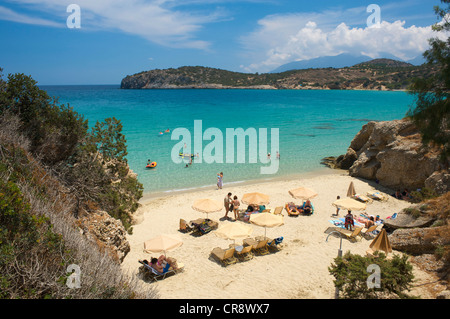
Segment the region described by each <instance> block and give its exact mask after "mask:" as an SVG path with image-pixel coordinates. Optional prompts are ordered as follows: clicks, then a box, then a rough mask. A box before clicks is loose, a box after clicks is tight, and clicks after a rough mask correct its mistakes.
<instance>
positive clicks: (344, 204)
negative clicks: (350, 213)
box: [332, 197, 366, 210]
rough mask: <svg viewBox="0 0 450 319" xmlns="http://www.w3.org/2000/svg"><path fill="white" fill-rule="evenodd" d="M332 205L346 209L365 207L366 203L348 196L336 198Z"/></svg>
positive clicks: (361, 208)
mask: <svg viewBox="0 0 450 319" xmlns="http://www.w3.org/2000/svg"><path fill="white" fill-rule="evenodd" d="M332 205H333V206H335V207H339V208H342V209H346V210H365V209H366V204H364V203H361V202H358V201H357V200H354V199H352V198H349V197H346V198H341V199H338V200H337V201H334V202H333V204H332Z"/></svg>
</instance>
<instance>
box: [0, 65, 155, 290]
mask: <svg viewBox="0 0 450 319" xmlns="http://www.w3.org/2000/svg"><path fill="white" fill-rule="evenodd" d="M0 71H1V69H0ZM0 75H1V74H0ZM121 130H122V127H121V124H120V121H118V120H116V119H107V120H106V121H105V122H104V123H97V125H96V126H94V127H93V128H92V130H91V131H90V132H89V131H88V127H87V122H86V121H84V119H83V118H82V116H81V115H79V114H77V113H76V112H74V111H73V110H72V109H71V108H70V107H66V106H63V105H58V104H57V103H56V101H55V100H54V99H51V98H49V97H48V95H47V93H46V92H45V91H42V90H40V89H39V88H38V87H37V86H36V82H35V81H34V80H33V79H31V78H30V77H27V76H24V75H23V74H17V75H9V76H8V81H7V82H6V81H3V79H2V78H1V76H0V298H8V299H9V298H12V299H16V298H27V299H28V298H36V299H43V298H57V299H63V298H77V299H79V298H89V299H93V298H113V299H118V298H155V297H157V295H156V292H155V290H154V289H153V288H151V287H145V286H141V284H142V283H141V282H140V281H139V280H138V279H137V278H136V277H132V278H130V277H129V276H128V275H126V274H124V273H123V272H122V270H121V267H120V264H118V263H117V262H115V261H114V260H113V259H112V257H111V256H110V255H109V254H108V252H106V251H102V250H100V249H99V247H98V246H97V245H96V244H95V243H94V242H93V241H90V240H88V239H87V238H86V236H85V235H83V234H82V233H81V232H80V229H78V228H77V227H76V218H77V217H78V216H79V215H80V214H89V213H90V212H92V211H95V210H97V209H102V210H105V211H107V212H109V213H110V215H112V216H114V217H116V218H118V219H121V220H123V223H124V224H126V225H127V223H128V226H129V219H130V214H131V213H132V212H133V211H134V210H135V209H137V201H138V199H139V198H140V196H141V195H142V185H141V184H140V183H139V182H138V181H137V178H136V177H135V176H134V175H133V174H130V172H129V169H128V166H127V163H126V159H125V156H126V144H125V142H126V141H125V138H124V136H123V135H122V134H121ZM70 265H77V266H78V267H79V269H80V270H81V273H80V274H79V275H80V276H79V277H78V278H80V286H79V288H75V287H73V286H71V287H69V286H70V285H69V286H68V285H67V283H68V281H69V283H70V282H71V278H70V276H71V272H70V271H69V270H68V267H69V266H70Z"/></svg>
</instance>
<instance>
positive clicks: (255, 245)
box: [244, 236, 269, 255]
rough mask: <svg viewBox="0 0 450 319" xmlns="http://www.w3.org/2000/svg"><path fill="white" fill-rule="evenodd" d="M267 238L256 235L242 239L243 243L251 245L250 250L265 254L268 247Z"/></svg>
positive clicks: (267, 251)
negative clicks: (253, 237)
mask: <svg viewBox="0 0 450 319" xmlns="http://www.w3.org/2000/svg"><path fill="white" fill-rule="evenodd" d="M268 241H269V238H267V237H264V236H261V237H256V238H255V239H252V238H247V239H244V245H248V246H249V245H251V246H252V250H253V251H254V252H255V253H257V254H258V255H267V254H268V253H269V249H268V247H267V243H268Z"/></svg>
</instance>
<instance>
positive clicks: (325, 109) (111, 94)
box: [42, 86, 413, 193]
mask: <svg viewBox="0 0 450 319" xmlns="http://www.w3.org/2000/svg"><path fill="white" fill-rule="evenodd" d="M42 88H43V89H45V90H46V91H47V92H48V93H49V94H50V95H51V96H57V97H59V102H60V103H64V104H70V106H72V107H73V108H74V109H75V110H76V111H77V112H79V113H81V114H83V115H84V117H85V118H86V119H88V120H89V124H90V125H91V126H92V125H94V124H95V122H96V121H97V120H104V119H105V118H107V117H113V116H114V117H116V118H117V119H120V120H121V122H122V124H123V127H124V128H123V133H124V134H125V135H126V139H127V146H128V156H127V159H128V162H129V165H130V167H131V169H132V170H133V171H134V172H136V173H137V174H138V178H139V180H140V182H141V183H143V184H144V189H145V192H146V193H155V192H160V191H163V192H169V191H177V190H185V189H191V188H198V187H212V185H215V184H216V182H217V177H216V175H217V173H219V172H223V174H224V179H223V181H224V184H227V183H241V182H244V181H251V180H258V179H272V178H280V177H287V176H292V175H294V174H301V173H306V172H311V171H315V170H318V169H320V168H321V167H322V166H321V164H320V161H321V159H322V158H324V157H326V156H336V155H340V154H344V153H345V152H346V150H347V147H348V146H349V145H350V142H351V140H352V139H353V137H354V136H355V134H356V133H357V132H358V131H359V130H360V129H361V127H362V126H363V125H364V124H366V123H367V122H368V121H370V120H376V121H384V120H394V119H400V118H402V117H404V116H405V114H406V112H407V110H408V108H409V107H410V105H411V104H412V103H413V97H412V96H411V95H408V94H407V93H405V92H381V91H319V90H311V91H307V90H304V91H303V90H299V91H298V90H197V89H194V90H193V89H187V90H121V89H119V86H43V87H42ZM195 120H201V121H202V132H205V130H207V129H209V128H217V129H218V131H220V132H223V139H222V140H221V142H222V144H223V162H224V163H205V162H203V163H198V160H196V159H195V158H194V160H193V164H192V165H188V167H187V168H186V163H184V162H182V163H175V162H174V161H173V160H172V157H171V153H172V150H173V149H175V147H176V146H180V145H181V146H180V147H177V148H176V149H175V150H174V151H175V152H177V153H178V151H181V152H183V151H184V149H183V148H184V143H183V142H180V140H179V139H178V138H177V139H176V140H172V132H173V131H174V130H175V129H177V128H185V129H187V131H188V132H190V133H191V134H192V144H191V145H192V147H194V144H193V143H194V142H193V136H194V121H195ZM227 128H229V129H230V128H232V129H237V128H242V129H244V130H247V129H249V128H250V129H251V128H254V129H255V130H256V132H257V133H258V135H257V138H258V140H261V138H262V134H260V132H262V131H260V130H259V129H267V139H268V142H269V144H268V151H269V152H270V146H271V145H272V144H271V143H270V142H272V143H275V142H274V140H273V139H272V140H271V138H272V137H274V136H272V135H271V128H276V129H278V132H279V152H280V159H279V160H278V159H276V156H275V154H273V153H272V154H271V160H272V161H278V163H275V162H274V163H273V164H272V167H275V166H276V165H275V164H278V165H277V166H278V170H277V172H276V174H269V175H267V174H261V167H268V166H269V165H271V164H270V163H262V161H263V160H264V161H265V160H267V155H266V154H265V153H264V156H259V155H258V157H257V159H256V163H249V161H250V158H249V156H250V154H249V153H250V151H248V148H247V152H246V155H245V163H236V161H237V154H227V152H226V142H227V139H226V138H225V137H226V129H227ZM166 129H170V130H171V132H170V133H165V134H164V135H162V136H159V135H158V134H159V132H161V131H162V132H164V131H165V130H166ZM197 129H198V128H197ZM216 132H217V130H216ZM219 140H220V138H219V137H218V136H214V137H213V138H212V140H206V139H205V140H203V141H202V149H205V148H207V147H208V145H210V146H212V145H213V144H210V143H212V141H214V145H216V146H217V145H220V144H217V143H219V142H218V141H219ZM235 143H236V144H237V141H236V142H235ZM246 145H247V146H248V145H250V144H249V141H248V140H247V143H246ZM197 147H198V145H197ZM205 151H206V150H205ZM216 151H217V149H216ZM235 152H236V151H235ZM229 153H231V152H229ZM212 154H213V155H216V156H218V155H217V154H219V155H220V153H215V152H212ZM235 155H236V156H235ZM227 156H231V157H234V158H235V163H225V162H226V160H227ZM148 159H151V160H152V161H155V162H157V166H156V168H154V169H146V168H145V166H146V164H147V160H148Z"/></svg>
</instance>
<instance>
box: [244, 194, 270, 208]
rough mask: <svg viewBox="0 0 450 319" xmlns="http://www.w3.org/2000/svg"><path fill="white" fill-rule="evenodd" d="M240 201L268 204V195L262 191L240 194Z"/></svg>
mask: <svg viewBox="0 0 450 319" xmlns="http://www.w3.org/2000/svg"><path fill="white" fill-rule="evenodd" d="M242 202H243V203H244V204H248V205H250V204H256V205H266V204H269V195H266V194H262V193H258V192H255V193H247V194H244V196H242Z"/></svg>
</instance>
